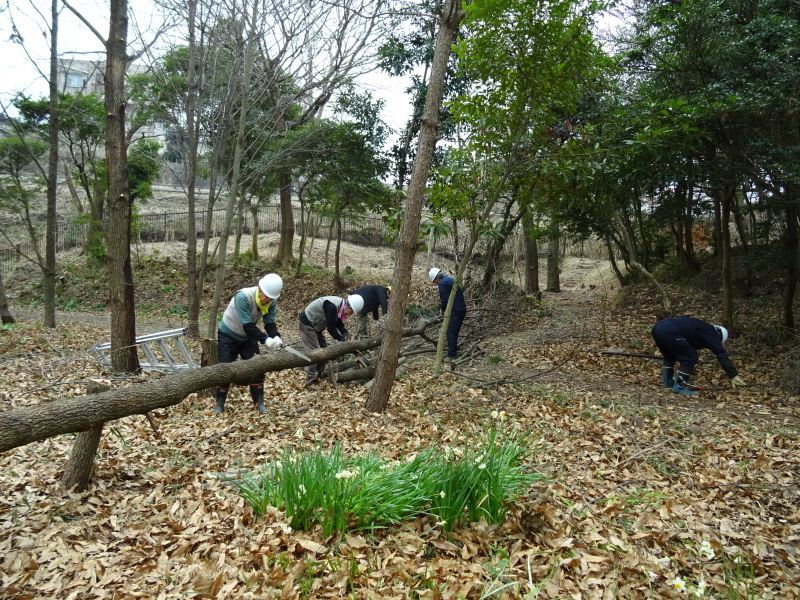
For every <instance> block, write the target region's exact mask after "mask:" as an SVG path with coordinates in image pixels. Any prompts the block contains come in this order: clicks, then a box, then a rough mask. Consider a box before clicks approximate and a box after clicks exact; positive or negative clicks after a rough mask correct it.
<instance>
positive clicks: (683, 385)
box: [672, 371, 697, 396]
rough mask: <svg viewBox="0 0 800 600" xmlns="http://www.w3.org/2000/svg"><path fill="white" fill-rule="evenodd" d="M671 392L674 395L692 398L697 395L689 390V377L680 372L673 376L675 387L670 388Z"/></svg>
mask: <svg viewBox="0 0 800 600" xmlns="http://www.w3.org/2000/svg"><path fill="white" fill-rule="evenodd" d="M672 391H673V392H675V393H676V394H686V395H687V396H693V395H694V394H696V393H697V392H693V391H692V390H690V389H689V375H687V374H686V373H681V372H680V371H678V373H677V375H675V385H674V386H673V387H672Z"/></svg>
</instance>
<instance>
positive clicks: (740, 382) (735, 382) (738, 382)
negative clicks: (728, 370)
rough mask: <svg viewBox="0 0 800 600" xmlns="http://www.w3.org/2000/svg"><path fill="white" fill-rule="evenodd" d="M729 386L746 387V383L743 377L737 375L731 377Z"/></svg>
mask: <svg viewBox="0 0 800 600" xmlns="http://www.w3.org/2000/svg"><path fill="white" fill-rule="evenodd" d="M731 386H733V389H736V388H737V387H746V386H747V384H746V383H745V382H744V379H742V378H741V377H739V376H738V375H737V376H736V377H731Z"/></svg>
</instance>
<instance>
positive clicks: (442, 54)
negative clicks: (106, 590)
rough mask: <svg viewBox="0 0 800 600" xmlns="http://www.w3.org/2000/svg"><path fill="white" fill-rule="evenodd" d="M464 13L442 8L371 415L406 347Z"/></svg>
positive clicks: (450, 3)
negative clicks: (426, 201) (422, 226)
mask: <svg viewBox="0 0 800 600" xmlns="http://www.w3.org/2000/svg"><path fill="white" fill-rule="evenodd" d="M463 18H464V11H463V10H462V9H461V3H460V2H458V1H457V0H447V1H446V2H445V4H444V7H443V8H442V16H441V19H440V24H439V31H438V33H437V35H436V47H435V50H434V55H433V63H432V68H431V77H430V81H429V84H428V93H427V96H426V98H425V109H424V111H423V114H422V125H421V128H420V135H419V147H418V149H417V154H416V156H415V158H414V167H413V169H412V172H411V181H410V182H409V186H408V195H407V197H406V207H405V208H406V210H405V220H404V222H403V227H402V230H401V232H400V238H399V239H398V242H397V252H396V253H395V266H394V274H393V277H392V286H393V287H392V297H391V298H390V300H389V314H388V315H387V316H386V318H385V321H386V333H385V334H384V338H383V347H382V348H381V353H380V359H379V360H378V366H377V369H376V373H375V380H374V384H373V386H372V388H371V389H370V392H369V398H368V399H367V402H366V404H365V407H364V408H365V410H366V411H368V412H383V411H384V410H385V409H386V405H387V404H388V403H389V395H390V394H391V391H392V386H393V384H394V376H395V371H396V370H397V363H398V356H399V354H400V343H401V341H402V327H403V316H404V315H405V311H406V298H407V297H408V292H409V289H410V284H411V274H412V271H413V268H414V255H415V254H416V251H417V236H418V234H419V223H420V218H421V215H422V200H423V197H424V194H425V186H426V182H427V180H428V173H429V171H430V167H431V162H432V159H433V151H434V148H435V147H436V142H437V140H438V138H439V111H440V109H441V106H442V95H443V90H444V78H445V72H446V69H447V62H448V59H449V57H450V45H451V44H452V42H453V36H454V35H455V33H456V31H457V30H458V26H459V24H460V23H461V20H462V19H463Z"/></svg>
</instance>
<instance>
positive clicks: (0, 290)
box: [0, 270, 17, 324]
mask: <svg viewBox="0 0 800 600" xmlns="http://www.w3.org/2000/svg"><path fill="white" fill-rule="evenodd" d="M0 318H2V321H3V324H6V323H16V322H17V321H16V319H15V318H14V315H12V314H11V311H10V310H9V308H8V297H7V296H6V284H5V283H3V272H2V271H1V270H0Z"/></svg>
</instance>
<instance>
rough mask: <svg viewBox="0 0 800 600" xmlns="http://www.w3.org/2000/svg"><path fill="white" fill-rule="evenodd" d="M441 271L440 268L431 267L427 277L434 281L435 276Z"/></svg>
mask: <svg viewBox="0 0 800 600" xmlns="http://www.w3.org/2000/svg"><path fill="white" fill-rule="evenodd" d="M441 272H442V270H441V269H437V268H436V267H433V268H432V269H431V270H430V271H428V279H430V280H431V281H436V278H437V277H438V276H439V273H441Z"/></svg>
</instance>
